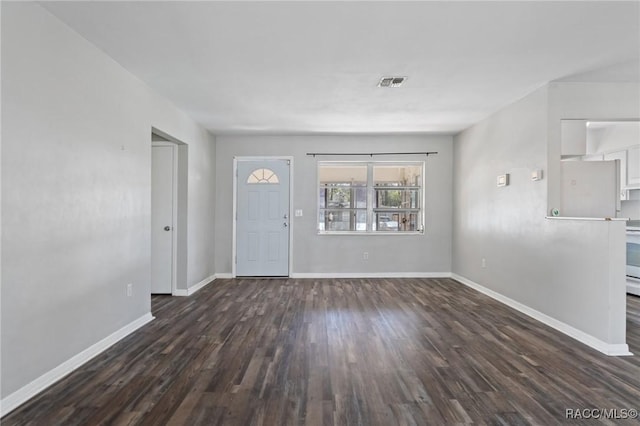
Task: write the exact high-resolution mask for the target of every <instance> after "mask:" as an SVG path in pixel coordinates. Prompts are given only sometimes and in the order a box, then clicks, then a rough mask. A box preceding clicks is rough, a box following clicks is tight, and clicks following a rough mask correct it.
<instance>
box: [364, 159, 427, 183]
mask: <svg viewBox="0 0 640 426" xmlns="http://www.w3.org/2000/svg"><path fill="white" fill-rule="evenodd" d="M421 174H422V165H419V164H411V165H378V164H374V166H373V185H374V186H420V185H421V183H422V175H421Z"/></svg>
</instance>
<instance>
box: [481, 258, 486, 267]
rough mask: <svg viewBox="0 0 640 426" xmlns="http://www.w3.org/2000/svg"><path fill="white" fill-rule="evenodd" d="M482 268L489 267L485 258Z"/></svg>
mask: <svg viewBox="0 0 640 426" xmlns="http://www.w3.org/2000/svg"><path fill="white" fill-rule="evenodd" d="M482 267H483V268H486V267H487V259H485V258H484V257H483V258H482Z"/></svg>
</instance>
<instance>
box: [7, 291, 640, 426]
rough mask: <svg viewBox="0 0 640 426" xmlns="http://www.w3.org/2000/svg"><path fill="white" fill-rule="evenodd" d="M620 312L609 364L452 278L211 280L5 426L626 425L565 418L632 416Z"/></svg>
mask: <svg viewBox="0 0 640 426" xmlns="http://www.w3.org/2000/svg"><path fill="white" fill-rule="evenodd" d="M627 300H628V310H629V314H628V338H627V340H628V343H629V345H630V347H631V350H632V351H633V352H635V353H637V354H638V356H634V357H607V356H605V355H602V354H600V353H599V352H597V351H595V350H592V349H590V348H588V347H587V346H584V345H582V344H580V343H578V342H576V341H574V340H573V339H570V338H568V337H566V336H564V335H562V334H560V333H559V332H557V331H555V330H552V329H550V328H548V327H546V326H544V325H542V324H540V323H538V322H536V321H534V320H532V319H530V318H528V317H526V316H524V315H523V314H520V313H518V312H516V311H514V310H512V309H510V308H508V307H506V306H504V305H502V304H500V303H498V302H496V301H494V300H492V299H490V298H488V297H487V296H484V295H482V294H480V293H478V292H476V291H474V290H471V289H469V288H467V287H465V286H463V285H461V284H459V283H457V282H456V281H453V280H451V279H332V280H330V279H327V280H313V279H304V280H303V279H270V280H256V279H251V280H250V279H237V280H217V281H215V282H214V283H212V284H210V285H209V286H207V287H205V288H204V289H202V290H201V291H199V292H198V293H196V294H195V295H193V296H191V297H168V296H154V297H153V298H152V311H153V314H154V315H155V316H156V320H155V321H153V322H152V323H150V324H148V325H147V326H145V327H144V328H142V329H141V330H139V331H137V332H136V333H134V334H132V335H130V336H128V337H127V338H126V339H124V340H123V341H121V342H120V343H118V344H116V345H114V346H113V347H111V348H110V349H109V350H107V351H106V352H105V353H103V354H101V355H100V356H98V357H97V358H95V359H94V360H92V361H91V362H89V363H87V364H86V365H85V366H83V367H82V368H80V369H78V370H76V371H75V372H74V373H72V374H70V375H69V376H67V377H66V378H65V379H63V380H62V381H60V382H58V383H57V384H55V385H53V386H52V387H50V388H49V389H47V390H46V391H44V392H43V393H41V394H40V395H38V396H37V397H35V398H34V399H32V400H31V401H29V402H28V403H26V404H25V405H23V406H22V407H20V408H19V409H17V410H16V411H14V412H12V413H10V414H9V415H8V416H7V417H6V418H4V419H2V425H3V426H9V425H102V424H111V425H164V424H168V425H303V424H308V425H318V426H321V425H385V426H387V425H430V424H433V425H448V424H471V423H473V424H487V425H489V424H491V425H494V424H495V425H497V424H503V425H526V424H539V425H554V424H581V423H584V424H592V425H593V424H600V423H604V424H620V423H622V424H624V423H625V422H624V421H623V422H621V421H620V420H603V419H600V420H572V419H566V418H565V410H566V409H587V408H604V409H623V408H626V409H630V408H634V409H638V408H640V298H638V297H633V296H627ZM626 424H637V421H635V422H634V421H631V420H626Z"/></svg>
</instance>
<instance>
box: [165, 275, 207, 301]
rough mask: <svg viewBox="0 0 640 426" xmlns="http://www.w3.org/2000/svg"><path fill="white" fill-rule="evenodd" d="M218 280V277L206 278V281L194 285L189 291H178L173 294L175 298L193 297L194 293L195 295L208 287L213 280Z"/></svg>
mask: <svg viewBox="0 0 640 426" xmlns="http://www.w3.org/2000/svg"><path fill="white" fill-rule="evenodd" d="M216 278H217V276H216V275H215V274H214V275H211V276H209V277H207V278H205V279H204V280H202V281H200V282H199V283H198V284H196V285H192V286H191V287H189V288H188V289H186V290H185V289H181V288H179V289H176V290H175V291H174V292H173V295H174V296H191V295H192V294H193V293H195V292H196V291H198V290H200V289H201V288H202V287H204V286H206V285H207V284H209V283H210V282H212V281H213V280H215V279H216Z"/></svg>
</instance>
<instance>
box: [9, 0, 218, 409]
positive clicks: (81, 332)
mask: <svg viewBox="0 0 640 426" xmlns="http://www.w3.org/2000/svg"><path fill="white" fill-rule="evenodd" d="M1 7H2V124H3V126H2V195H3V204H2V230H3V234H2V266H3V268H2V297H1V299H2V307H1V308H2V312H1V315H2V317H1V319H2V341H1V346H2V366H1V376H2V389H1V395H2V399H3V401H4V400H5V398H6V397H7V396H9V395H15V394H16V393H18V392H17V391H19V390H20V389H25V388H24V386H25V385H27V384H29V383H30V382H31V381H33V380H35V379H37V378H39V377H41V376H42V375H43V374H45V373H48V372H50V371H51V370H52V369H54V368H55V367H57V366H59V365H60V364H61V363H63V362H65V361H67V360H69V359H70V358H72V357H74V356H75V355H77V354H79V353H80V352H82V351H83V350H85V349H87V348H89V347H91V346H92V345H94V344H96V342H98V341H100V340H101V339H103V338H105V337H106V336H109V335H110V334H111V333H113V332H115V331H116V330H119V329H120V328H122V327H124V326H126V325H127V324H131V323H132V322H134V321H136V320H138V319H140V318H143V317H145V316H146V315H148V313H149V311H150V296H149V293H150V197H151V196H150V194H151V188H150V185H151V181H150V180H151V167H150V166H151V128H152V126H153V127H156V128H158V129H160V130H162V131H164V132H166V133H168V134H170V135H173V136H174V137H176V138H178V139H180V140H182V141H184V142H185V143H187V144H189V160H188V163H189V172H188V191H189V194H188V203H189V206H188V217H189V223H188V240H189V241H188V252H189V260H188V273H187V277H188V278H187V280H188V284H189V285H192V284H195V283H197V282H199V281H200V280H202V279H204V278H206V277H209V276H211V275H212V274H213V273H214V271H215V269H214V262H213V253H214V247H213V240H214V238H213V236H214V234H213V232H214V230H213V217H212V216H213V211H214V204H215V203H214V193H213V185H214V166H215V164H214V149H215V148H214V139H213V138H212V136H211V135H210V134H209V133H208V132H206V131H204V130H203V129H202V128H200V127H198V126H197V125H196V124H195V123H194V122H193V121H192V120H190V119H189V118H188V117H187V116H186V115H185V114H184V113H182V112H180V111H179V110H177V109H176V108H175V107H174V106H172V105H171V104H170V103H169V102H167V101H166V100H164V99H163V98H161V97H159V96H158V95H156V94H155V93H153V92H152V91H151V90H150V89H149V88H148V87H147V86H145V85H144V84H143V83H142V82H141V81H139V80H138V79H137V78H135V77H133V76H132V75H131V74H129V73H128V72H127V71H125V70H124V69H123V68H122V67H120V66H119V65H118V64H117V63H115V62H114V61H113V60H111V59H110V58H108V57H107V56H106V55H104V54H103V53H102V52H101V51H100V50H98V49H97V48H95V47H94V46H92V45H91V44H89V43H88V42H87V41H86V40H84V39H83V38H82V37H80V36H79V35H77V34H76V33H74V32H73V31H71V30H70V29H69V28H68V27H66V26H65V25H64V24H62V23H61V22H60V21H58V20H57V19H56V18H54V17H52V16H51V15H50V14H49V13H48V12H46V11H45V10H44V9H42V8H41V7H40V6H38V5H37V4H36V3H9V2H2V6H1ZM127 283H133V285H134V290H133V296H132V297H127V296H126V284H127Z"/></svg>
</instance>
